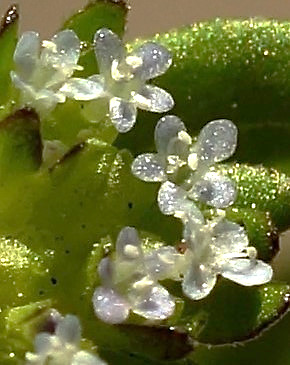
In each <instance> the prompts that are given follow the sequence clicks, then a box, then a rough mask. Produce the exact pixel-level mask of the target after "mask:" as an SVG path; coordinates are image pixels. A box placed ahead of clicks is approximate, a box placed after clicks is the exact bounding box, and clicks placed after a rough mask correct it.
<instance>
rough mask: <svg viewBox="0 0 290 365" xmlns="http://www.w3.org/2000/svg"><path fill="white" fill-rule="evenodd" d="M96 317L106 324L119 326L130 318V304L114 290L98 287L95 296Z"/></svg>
mask: <svg viewBox="0 0 290 365" xmlns="http://www.w3.org/2000/svg"><path fill="white" fill-rule="evenodd" d="M93 306H94V311H95V314H96V316H97V317H98V318H99V319H101V320H102V321H104V322H107V323H111V324H117V323H122V322H124V321H125V320H126V319H127V317H128V316H129V311H130V307H131V306H130V304H129V303H128V302H127V301H126V300H125V299H124V298H123V297H122V296H120V295H119V294H118V293H116V292H115V291H114V290H113V289H110V288H103V287H98V288H97V289H96V290H95V292H94V295H93Z"/></svg>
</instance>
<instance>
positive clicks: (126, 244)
mask: <svg viewBox="0 0 290 365" xmlns="http://www.w3.org/2000/svg"><path fill="white" fill-rule="evenodd" d="M116 252H117V255H118V257H119V258H123V259H125V260H136V259H137V258H138V257H140V256H141V255H142V250H141V242H140V238H139V236H138V232H137V230H136V229H135V228H133V227H125V228H123V229H122V230H121V232H120V233H119V235H118V238H117V242H116Z"/></svg>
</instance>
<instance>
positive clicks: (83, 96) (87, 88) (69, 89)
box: [59, 78, 104, 101]
mask: <svg viewBox="0 0 290 365" xmlns="http://www.w3.org/2000/svg"><path fill="white" fill-rule="evenodd" d="M59 91H60V93H63V94H64V95H65V96H66V97H69V98H72V99H75V100H83V101H86V100H94V99H98V98H100V97H102V96H104V88H103V85H102V84H99V83H96V82H94V81H91V80H86V79H80V78H71V79H69V80H68V81H67V82H66V83H65V84H64V85H63V86H62V87H61V89H60V90H59Z"/></svg>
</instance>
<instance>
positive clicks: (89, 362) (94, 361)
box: [71, 351, 107, 365]
mask: <svg viewBox="0 0 290 365" xmlns="http://www.w3.org/2000/svg"><path fill="white" fill-rule="evenodd" d="M106 364H107V363H106V362H105V361H103V360H101V359H100V358H99V357H98V356H94V355H93V354H90V353H89V352H87V351H78V352H77V353H76V354H75V355H74V356H73V358H72V361H71V365H106Z"/></svg>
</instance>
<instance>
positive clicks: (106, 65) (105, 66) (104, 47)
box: [94, 28, 125, 74]
mask: <svg viewBox="0 0 290 365" xmlns="http://www.w3.org/2000/svg"><path fill="white" fill-rule="evenodd" d="M94 45H95V53H96V57H97V61H98V65H99V70H100V72H101V73H104V74H108V73H111V65H112V62H113V61H114V60H117V61H120V60H121V59H122V58H123V57H124V53H125V51H124V46H123V43H122V41H121V40H120V38H119V37H118V36H117V35H116V34H115V33H113V32H112V31H111V30H110V29H107V28H102V29H99V30H98V31H97V32H96V34H95V37H94Z"/></svg>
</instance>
